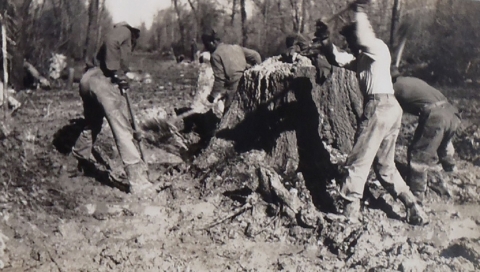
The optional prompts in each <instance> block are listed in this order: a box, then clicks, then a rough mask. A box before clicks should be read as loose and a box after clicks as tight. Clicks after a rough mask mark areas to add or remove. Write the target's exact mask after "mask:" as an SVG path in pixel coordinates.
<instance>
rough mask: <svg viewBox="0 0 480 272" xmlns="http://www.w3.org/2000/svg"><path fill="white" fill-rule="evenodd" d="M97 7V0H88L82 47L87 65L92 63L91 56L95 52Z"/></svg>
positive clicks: (98, 6) (98, 3)
mask: <svg viewBox="0 0 480 272" xmlns="http://www.w3.org/2000/svg"><path fill="white" fill-rule="evenodd" d="M99 9H100V2H99V0H90V3H89V5H88V27H87V38H86V40H85V47H84V49H83V52H84V53H83V57H84V59H85V62H86V63H87V64H89V65H93V57H94V56H95V53H96V52H97V39H98V35H97V33H98V22H99V17H98V14H99Z"/></svg>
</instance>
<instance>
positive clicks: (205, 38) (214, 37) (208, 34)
mask: <svg viewBox="0 0 480 272" xmlns="http://www.w3.org/2000/svg"><path fill="white" fill-rule="evenodd" d="M220 40H221V37H220V35H219V34H218V33H217V32H216V31H215V30H214V29H213V28H209V29H207V30H205V31H204V32H203V34H202V42H203V43H209V42H214V41H220Z"/></svg>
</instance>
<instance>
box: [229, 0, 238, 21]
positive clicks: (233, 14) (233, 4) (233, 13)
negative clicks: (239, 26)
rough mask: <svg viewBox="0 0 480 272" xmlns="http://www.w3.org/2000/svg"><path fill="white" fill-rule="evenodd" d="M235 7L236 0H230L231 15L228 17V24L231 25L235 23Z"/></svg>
mask: <svg viewBox="0 0 480 272" xmlns="http://www.w3.org/2000/svg"><path fill="white" fill-rule="evenodd" d="M236 9H237V0H233V1H232V17H231V19H230V25H231V26H233V24H234V23H235V12H236Z"/></svg>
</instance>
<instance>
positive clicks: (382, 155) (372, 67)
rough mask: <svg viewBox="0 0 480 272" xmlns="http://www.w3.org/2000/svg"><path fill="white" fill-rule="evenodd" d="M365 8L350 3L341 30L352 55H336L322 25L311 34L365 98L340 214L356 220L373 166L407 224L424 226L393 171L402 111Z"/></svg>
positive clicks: (418, 209)
mask: <svg viewBox="0 0 480 272" xmlns="http://www.w3.org/2000/svg"><path fill="white" fill-rule="evenodd" d="M367 3H368V1H360V0H359V1H357V2H356V3H354V4H352V6H351V8H352V9H353V10H354V11H355V22H354V23H352V24H349V25H347V26H345V27H344V28H343V29H342V31H341V34H342V35H343V36H344V37H345V38H346V41H347V43H348V47H349V48H350V50H351V53H352V54H349V53H347V52H340V51H339V50H338V49H337V47H336V46H335V45H333V44H332V43H331V42H330V41H329V39H328V37H329V35H328V34H329V30H328V27H327V25H326V24H321V22H319V23H317V31H316V33H315V35H316V36H317V41H318V40H322V41H321V43H322V44H323V45H324V49H323V50H322V51H323V52H324V53H325V54H326V57H327V59H328V61H329V62H330V63H331V64H332V65H336V66H340V67H344V68H346V69H350V70H352V71H354V72H356V73H357V78H358V81H359V85H360V90H361V92H362V93H363V95H364V97H365V99H364V110H363V116H362V118H361V120H360V123H359V124H358V128H357V137H356V139H355V143H354V146H353V149H352V151H351V152H350V154H349V156H348V158H347V161H346V165H345V166H346V170H347V171H348V176H347V177H346V179H345V181H344V183H343V184H342V187H341V190H340V195H341V196H342V197H343V198H344V199H345V208H344V215H345V216H346V217H347V218H348V219H349V220H350V221H351V222H358V221H359V217H360V200H361V198H362V197H363V192H364V187H365V183H366V181H367V178H368V174H369V171H370V167H371V166H372V164H373V167H374V170H375V173H376V176H377V178H378V180H379V181H380V182H381V183H382V185H383V186H384V187H385V189H387V190H388V191H389V193H390V194H392V195H393V196H394V197H395V198H398V199H399V200H401V201H402V203H403V204H404V205H405V207H406V211H407V222H409V223H410V224H414V225H423V224H425V223H426V222H428V219H427V216H426V214H425V213H424V212H423V210H422V209H421V207H420V205H418V203H417V200H416V198H415V196H414V195H413V194H412V192H411V191H410V189H409V187H408V186H407V184H406V183H405V181H404V180H403V179H402V176H401V175H400V173H399V172H398V170H397V168H396V166H395V162H394V157H395V142H396V140H397V136H398V133H399V131H400V126H401V119H402V108H401V107H400V105H399V103H398V101H397V99H396V98H395V96H394V90H393V84H392V79H391V76H390V63H391V57H390V51H389V49H388V46H387V45H386V44H385V43H384V42H383V41H382V40H380V39H378V38H377V37H376V36H375V33H374V32H373V29H372V26H371V25H370V22H369V21H368V18H367V14H366V13H365V11H364V10H365V8H366V6H365V5H366V4H367Z"/></svg>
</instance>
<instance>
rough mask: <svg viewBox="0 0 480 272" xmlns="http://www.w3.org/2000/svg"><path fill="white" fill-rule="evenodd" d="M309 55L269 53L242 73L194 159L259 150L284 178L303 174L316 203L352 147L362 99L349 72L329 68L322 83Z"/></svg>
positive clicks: (210, 160) (217, 161) (215, 159)
mask: <svg viewBox="0 0 480 272" xmlns="http://www.w3.org/2000/svg"><path fill="white" fill-rule="evenodd" d="M316 71H317V70H316V68H315V67H314V66H313V65H312V64H311V61H310V60H309V59H308V58H303V57H301V59H300V61H298V62H297V63H295V64H288V63H284V62H281V61H280V57H272V58H270V59H268V60H266V61H265V62H263V63H262V64H260V65H257V66H255V67H253V68H252V69H250V70H247V71H246V72H245V74H244V77H243V79H242V81H241V83H240V86H239V90H238V93H237V96H236V99H235V101H234V102H233V104H232V106H231V107H230V109H229V110H228V112H226V113H225V115H224V117H223V118H222V120H221V122H220V125H219V128H218V132H217V133H216V136H215V137H214V138H213V139H212V140H211V142H210V145H209V146H208V147H207V148H206V149H205V151H204V152H203V153H202V154H201V155H200V156H199V157H198V158H197V159H196V161H195V164H196V166H197V167H198V168H200V169H204V170H205V169H210V171H211V169H212V168H215V167H217V168H220V167H223V166H224V165H225V162H226V161H228V160H229V159H231V158H232V157H235V156H237V155H238V154H239V153H245V152H249V151H252V150H263V151H264V152H265V153H266V156H265V158H264V159H263V161H262V163H263V164H264V165H267V166H269V167H271V168H273V169H275V170H276V171H277V172H278V173H280V174H282V175H290V174H292V173H295V172H301V173H302V174H303V177H304V179H305V182H306V185H307V188H308V189H309V190H310V192H311V195H312V198H313V200H314V203H315V204H317V206H318V205H322V204H325V203H323V202H324V201H326V200H327V199H326V198H325V196H326V195H325V194H324V193H325V192H326V185H327V184H328V183H329V182H330V181H331V180H332V179H333V178H335V177H336V176H337V175H338V171H337V169H338V167H335V165H337V164H339V163H342V162H343V161H344V159H345V158H346V154H347V153H348V152H349V151H350V150H351V148H352V143H353V139H354V135H355V130H356V125H357V120H358V117H359V116H360V115H361V109H362V107H361V105H362V100H363V99H362V96H361V94H360V92H359V90H358V87H357V86H358V85H357V80H356V78H355V75H354V74H353V73H352V72H349V71H346V70H344V69H339V68H334V69H333V70H332V73H331V74H330V76H329V78H328V79H327V80H326V81H324V82H323V83H322V84H317V82H316Z"/></svg>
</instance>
